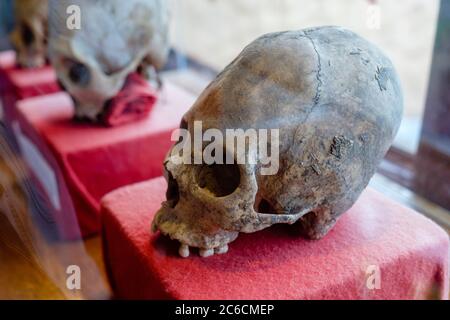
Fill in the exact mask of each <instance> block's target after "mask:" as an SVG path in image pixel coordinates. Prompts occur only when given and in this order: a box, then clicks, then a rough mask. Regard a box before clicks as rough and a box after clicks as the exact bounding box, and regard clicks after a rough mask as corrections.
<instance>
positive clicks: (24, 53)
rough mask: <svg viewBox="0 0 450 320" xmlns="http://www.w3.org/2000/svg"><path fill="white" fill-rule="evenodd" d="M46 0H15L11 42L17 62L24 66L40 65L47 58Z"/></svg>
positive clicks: (33, 66) (35, 66)
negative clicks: (15, 51)
mask: <svg viewBox="0 0 450 320" xmlns="http://www.w3.org/2000/svg"><path fill="white" fill-rule="evenodd" d="M47 17H48V1H47V0H15V1H14V20H15V26H14V29H13V32H12V33H11V42H12V44H13V46H14V47H15V49H16V50H17V63H18V65H20V66H22V67H24V68H37V67H42V66H43V65H44V64H45V63H46V58H47V37H48V27H47V23H48V19H47Z"/></svg>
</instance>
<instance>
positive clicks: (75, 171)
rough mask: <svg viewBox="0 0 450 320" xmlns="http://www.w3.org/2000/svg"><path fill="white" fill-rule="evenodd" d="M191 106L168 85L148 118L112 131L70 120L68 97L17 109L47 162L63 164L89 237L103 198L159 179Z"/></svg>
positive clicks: (37, 101) (23, 104)
mask: <svg viewBox="0 0 450 320" xmlns="http://www.w3.org/2000/svg"><path fill="white" fill-rule="evenodd" d="M193 102H194V97H193V96H192V95H190V94H189V93H187V92H186V91H184V90H182V89H180V88H179V87H177V86H175V85H173V84H171V83H169V82H166V83H165V86H164V90H163V91H162V92H161V95H160V98H159V100H158V103H157V104H156V105H155V106H154V108H153V109H152V112H151V113H150V115H149V116H148V117H147V118H145V119H143V120H141V121H137V122H134V123H130V124H126V125H122V126H119V127H114V128H105V127H103V126H97V125H92V124H86V123H76V122H74V121H72V117H73V114H74V110H73V105H72V102H71V99H70V98H69V97H68V95H67V94H65V93H57V94H53V95H48V96H43V97H38V98H32V99H27V100H22V101H20V102H19V103H18V106H17V109H18V113H19V116H20V117H19V120H20V121H19V123H20V130H21V132H23V133H24V134H25V136H26V137H28V139H30V140H31V141H33V143H34V144H37V145H38V149H39V151H40V152H41V153H42V154H43V157H44V158H45V159H46V160H47V161H48V162H50V160H49V159H51V158H52V157H54V158H55V159H56V161H57V163H58V164H59V167H60V169H61V171H62V175H63V176H64V179H65V181H64V182H61V181H60V182H59V184H61V183H66V184H67V187H68V189H69V192H70V195H71V198H72V200H73V203H74V206H75V209H76V212H77V215H78V220H79V223H80V227H81V231H82V234H83V236H87V235H90V234H93V233H96V232H98V231H99V228H100V219H99V210H100V203H99V202H100V199H101V197H103V196H104V195H105V194H106V193H108V192H110V191H112V190H114V189H116V188H118V187H122V186H124V185H128V184H132V183H135V182H139V181H143V180H148V179H150V178H154V177H157V176H160V175H161V173H162V163H163V160H164V157H165V155H166V153H167V151H168V150H169V148H170V146H171V145H172V144H173V142H172V141H171V134H172V132H173V130H174V129H176V128H178V127H179V123H180V120H181V117H182V115H183V114H184V113H185V112H186V111H187V109H188V108H189V107H190V106H191V105H192V103H193ZM15 131H16V135H17V131H18V129H17V128H16V130H15ZM19 134H20V133H19ZM40 141H44V145H45V146H42V145H40V144H39V142H40ZM22 144H23V143H22ZM51 166H52V167H54V165H53V164H51ZM60 196H61V195H60ZM63 208H64V206H63Z"/></svg>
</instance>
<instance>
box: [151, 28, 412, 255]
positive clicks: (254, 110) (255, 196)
mask: <svg viewBox="0 0 450 320" xmlns="http://www.w3.org/2000/svg"><path fill="white" fill-rule="evenodd" d="M402 108H403V98H402V91H401V88H400V84H399V80H398V77H397V75H396V73H395V70H394V68H393V65H392V63H391V62H390V60H389V59H388V58H387V57H386V56H385V55H384V54H383V53H382V52H381V51H380V50H379V49H378V48H376V47H375V46H374V45H372V44H370V43H369V42H367V41H366V40H364V39H362V38H361V37H359V36H357V35H356V34H354V33H353V32H350V31H348V30H345V29H343V28H339V27H319V28H312V29H306V30H302V31H289V32H281V33H273V34H268V35H265V36H262V37H260V38H259V39H257V40H256V41H254V42H253V43H251V44H250V45H249V46H247V47H246V48H245V49H244V51H243V52H242V53H241V54H240V55H239V56H238V57H237V58H236V59H235V60H234V61H233V62H232V63H231V64H230V65H229V66H228V67H227V68H225V70H224V71H223V72H222V73H220V75H219V76H218V77H217V79H216V80H214V81H213V82H212V83H211V84H210V85H209V87H208V88H207V89H206V90H205V91H204V92H203V93H202V95H201V96H200V97H199V99H198V100H197V102H196V103H195V104H194V106H193V107H192V108H191V110H190V111H189V112H188V113H187V114H186V115H185V116H184V118H183V121H182V127H185V128H186V129H187V130H188V131H189V132H191V133H192V130H193V127H194V121H202V126H203V128H204V130H207V129H210V128H215V129H218V130H220V131H221V132H223V133H225V131H226V130H227V129H239V128H240V129H244V130H246V129H249V128H255V129H261V128H265V129H272V128H276V129H279V150H280V151H279V154H280V156H279V170H278V172H277V173H276V174H274V175H262V174H261V165H260V164H256V165H254V164H250V163H246V164H243V165H242V164H213V165H206V164H201V165H195V164H179V162H178V161H174V160H176V157H177V155H176V154H174V153H173V152H171V153H169V155H168V157H167V159H166V161H165V175H166V179H167V180H168V184H169V188H168V191H167V201H166V202H164V203H163V205H162V207H161V209H160V210H159V211H158V212H157V214H156V216H155V218H154V220H153V225H152V227H153V230H154V231H156V230H160V231H161V232H162V233H163V234H165V235H169V236H170V237H171V238H172V239H176V240H178V241H180V243H181V247H180V251H179V253H180V255H181V256H184V257H186V256H188V255H189V247H198V248H199V249H200V255H201V256H209V255H212V254H214V253H224V252H226V251H227V250H228V243H230V242H232V241H233V240H234V239H236V237H237V236H238V234H239V232H245V233H250V232H255V231H258V230H261V229H264V228H267V227H269V226H271V225H273V224H276V223H288V224H294V223H295V225H296V226H297V228H298V229H299V231H300V233H301V234H302V235H304V236H305V237H307V238H311V239H319V238H321V237H323V236H324V235H325V234H326V233H327V232H328V231H329V230H330V229H331V228H332V227H333V226H334V224H335V223H336V220H337V218H338V217H339V216H340V215H341V214H342V213H343V212H345V211H346V210H348V209H349V208H350V207H351V206H352V205H353V204H354V203H355V201H356V200H357V198H358V197H359V195H360V194H361V192H362V191H363V189H364V188H365V187H366V186H367V184H368V182H369V180H370V178H371V177H372V176H373V174H374V173H375V170H376V167H377V165H378V164H379V162H380V161H381V159H382V158H383V156H384V155H385V153H386V152H387V150H388V148H389V147H390V144H391V143H392V140H393V138H394V136H395V134H396V132H397V130H398V127H399V124H400V120H401V114H402ZM229 148H230V147H229V146H228V145H226V146H225V152H232V150H230V149H229ZM246 152H248V153H249V157H250V158H251V157H255V156H257V151H256V150H255V149H250V148H249V149H248V150H247V151H246Z"/></svg>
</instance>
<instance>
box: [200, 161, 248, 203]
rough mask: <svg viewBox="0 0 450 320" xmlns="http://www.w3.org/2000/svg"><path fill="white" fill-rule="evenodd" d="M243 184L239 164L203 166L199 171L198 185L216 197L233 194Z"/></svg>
mask: <svg viewBox="0 0 450 320" xmlns="http://www.w3.org/2000/svg"><path fill="white" fill-rule="evenodd" d="M240 182H241V173H240V170H239V166H238V165H237V164H212V165H201V166H199V168H198V170H197V183H198V185H199V186H200V188H202V189H206V190H208V191H209V192H211V193H212V194H213V195H214V196H216V197H225V196H228V195H230V194H232V193H233V192H234V191H235V190H236V189H237V188H238V187H239V184H240Z"/></svg>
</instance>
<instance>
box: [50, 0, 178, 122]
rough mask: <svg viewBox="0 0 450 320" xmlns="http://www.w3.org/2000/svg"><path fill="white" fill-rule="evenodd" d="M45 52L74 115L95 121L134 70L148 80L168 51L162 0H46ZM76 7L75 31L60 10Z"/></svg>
mask: <svg viewBox="0 0 450 320" xmlns="http://www.w3.org/2000/svg"><path fill="white" fill-rule="evenodd" d="M50 5H51V6H50V14H49V25H50V39H49V55H50V58H51V60H52V63H53V65H54V67H55V69H56V72H57V74H58V78H59V80H60V82H61V84H62V85H63V87H64V88H65V89H66V90H67V91H68V92H69V93H70V95H71V96H72V97H73V98H74V101H75V104H76V110H75V111H76V116H77V117H79V118H87V119H89V120H91V121H96V120H97V119H98V118H99V115H100V114H101V113H102V112H104V111H105V107H106V105H107V102H108V101H109V100H110V99H111V98H113V97H115V96H116V95H117V93H118V92H119V91H120V90H121V88H122V87H123V85H124V83H125V80H126V78H127V76H128V75H129V74H130V73H132V72H135V71H138V72H139V73H141V75H142V76H144V77H146V78H147V79H148V80H150V79H149V77H150V75H154V74H155V70H156V69H159V68H161V67H162V66H163V65H164V64H165V61H166V59H167V55H168V51H169V40H168V27H169V17H168V7H167V4H166V2H165V1H163V0H130V1H121V0H96V1H91V0H75V1H72V0H70V1H69V0H50ZM69 5H78V6H79V7H80V12H81V29H79V30H77V29H74V30H71V29H69V28H67V27H66V20H65V18H66V17H67V14H66V8H67V7H68V6H69Z"/></svg>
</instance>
